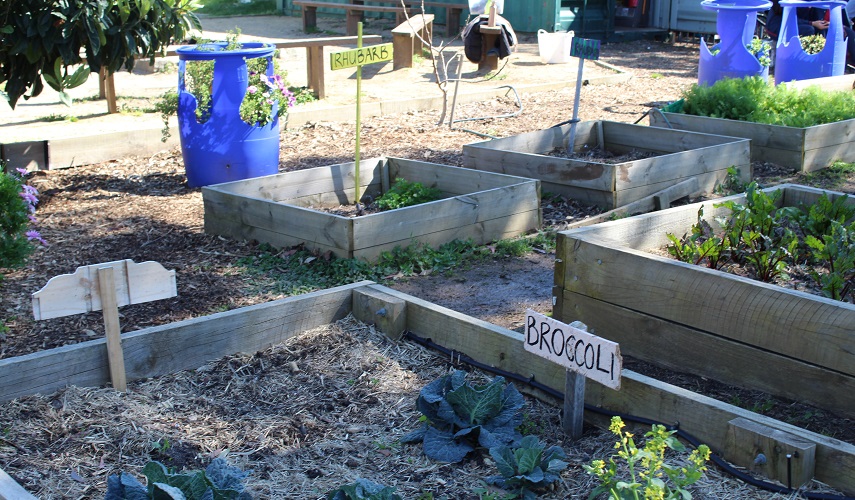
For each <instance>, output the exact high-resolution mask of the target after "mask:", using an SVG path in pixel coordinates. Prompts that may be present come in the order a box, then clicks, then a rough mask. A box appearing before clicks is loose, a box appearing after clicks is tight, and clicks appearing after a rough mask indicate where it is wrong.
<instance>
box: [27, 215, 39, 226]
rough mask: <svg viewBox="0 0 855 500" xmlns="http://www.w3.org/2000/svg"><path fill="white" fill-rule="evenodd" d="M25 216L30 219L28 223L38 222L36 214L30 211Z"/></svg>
mask: <svg viewBox="0 0 855 500" xmlns="http://www.w3.org/2000/svg"><path fill="white" fill-rule="evenodd" d="M27 218H28V219H30V223H31V224H35V223H37V222H38V220H37V219H36V216H35V215H33V214H31V213H30V214H27Z"/></svg>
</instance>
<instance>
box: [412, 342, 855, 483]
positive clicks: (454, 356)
mask: <svg viewBox="0 0 855 500" xmlns="http://www.w3.org/2000/svg"><path fill="white" fill-rule="evenodd" d="M404 338H407V339H409V340H412V341H413V342H415V343H416V344H419V345H421V346H424V347H428V348H430V349H433V350H435V351H439V352H441V353H443V354H445V355H447V356H449V358H450V359H451V362H452V364H454V363H461V362H463V363H466V364H467V365H471V366H474V367H475V368H478V369H479V370H483V371H486V372H490V373H493V374H496V375H501V376H502V377H505V378H506V379H509V380H514V381H516V382H520V383H524V384H526V385H528V386H531V387H533V388H535V389H537V390H539V391H543V392H545V393H546V394H549V395H550V396H553V397H555V398H557V399H564V394H563V393H561V392H559V391H556V390H555V389H553V388H551V387H548V386H546V385H544V384H541V383H540V382H538V381H536V380H534V377H524V376H522V375H520V374H518V373H513V372H509V371H506V370H502V369H501V368H496V367H494V366H490V365H487V364H485V363H481V362H480V361H476V360H474V359H472V358H470V357H469V356H467V355H465V354H462V353H460V352H457V351H455V350H453V349H449V348H447V347H443V346H441V345H439V344H437V343H435V342H433V341H432V340H431V339H425V338H422V337H419V336H418V335H415V334H413V333H412V332H409V331H407V332H405V333H404ZM585 410H586V411H592V412H594V413H599V414H601V415H608V416H618V417H620V418H621V419H622V420H628V421H631V422H635V423H638V424H644V425H651V426H652V425H654V424H655V425H664V426H665V427H666V428H667V429H668V430H673V431H676V434H677V436H679V437H681V438H683V439H685V440H686V441H687V442H688V443H689V444H691V445H692V446H694V447H695V448H697V447H698V446H700V444H701V443H700V441H699V440H698V438H696V437H695V436H693V435H691V434H689V433H688V432H686V431H684V430H682V429H680V424H679V423H677V424H676V425H667V424H663V423H661V422H657V421H655V420H651V419H649V418H644V417H638V416H635V415H627V414H622V413H618V412H613V411H608V410H606V409H604V408H600V407H597V406H593V405H588V404H586V405H585ZM710 459H711V460H712V461H713V462H714V463H715V464H716V465H718V466H719V467H720V468H721V469H722V470H724V471H725V472H727V473H728V474H730V475H731V476H733V477H735V478H737V479H740V480H742V481H744V482H746V483H748V484H750V485H752V486H755V487H757V488H761V489H764V490H767V491H771V492H773V493H784V494H792V493H797V494H799V495H801V496H803V497H805V498H809V499H816V500H855V497H850V496H845V495H832V494H830V493H817V492H810V491H799V490H794V489H792V488H789V487H787V486H781V485H778V484H774V483H770V482H768V481H763V480H762V479H757V478H755V477H753V476H751V475H750V474H746V473H745V472H742V471H741V470H739V469H737V468H735V467H734V466H732V465H730V464H729V463H727V462H726V461H725V460H724V459H723V458H721V457H720V456H718V455H716V454H715V453H710Z"/></svg>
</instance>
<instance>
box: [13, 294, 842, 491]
mask: <svg viewBox="0 0 855 500" xmlns="http://www.w3.org/2000/svg"><path fill="white" fill-rule="evenodd" d="M356 296H360V297H362V298H363V299H364V298H365V297H366V296H368V297H370V298H371V301H372V302H371V304H370V306H368V309H366V311H368V314H367V315H368V316H369V318H368V319H370V316H372V315H373V313H372V311H375V308H377V307H379V306H382V305H383V304H385V303H386V302H387V301H388V303H389V305H390V307H391V308H392V309H394V310H395V311H396V313H395V317H396V318H397V319H396V320H395V322H394V325H393V326H389V325H387V326H389V327H390V328H392V329H393V330H394V331H395V332H398V331H399V330H400V328H401V325H402V323H401V322H403V324H405V326H406V328H407V329H408V330H410V331H412V332H413V333H415V334H417V335H419V336H421V337H426V338H430V339H432V340H433V341H434V342H436V343H437V344H440V345H442V346H445V347H446V348H449V349H453V350H455V351H457V352H460V353H462V354H465V355H467V356H469V357H471V358H472V359H475V360H476V361H479V362H481V363H484V364H487V365H489V366H493V367H496V368H500V369H502V370H506V371H508V372H512V373H517V374H520V375H523V376H526V377H531V378H532V379H534V380H537V381H538V382H540V383H542V384H545V385H546V386H547V387H550V388H552V389H554V390H557V391H561V390H563V387H564V370H563V368H562V367H560V366H559V365H556V364H554V363H550V362H549V361H547V360H545V359H543V358H541V357H539V356H536V355H534V354H531V353H528V352H526V351H525V349H524V347H523V335H522V334H521V333H518V332H514V331H512V330H508V329H505V328H501V327H497V326H495V325H492V324H490V323H488V322H486V321H482V320H479V319H476V318H472V317H470V316H466V315H464V314H462V313H458V312H455V311H452V310H450V309H447V308H444V307H440V306H437V305H435V304H432V303H430V302H427V301H425V300H422V299H419V298H416V297H413V296H411V295H407V294H404V293H401V292H397V291H395V290H393V289H391V288H388V287H385V286H382V285H377V284H374V283H372V282H370V281H363V282H358V283H354V284H351V285H346V286H341V287H336V288H332V289H329V290H323V291H319V292H314V293H310V294H306V295H301V296H297V297H292V298H288V299H282V300H277V301H274V302H270V303H267V304H260V305H256V306H250V307H244V308H240V309H236V310H234V311H229V312H225V313H218V314H213V315H211V316H207V317H202V318H195V319H191V320H187V321H182V322H178V323H175V324H171V325H162V326H159V327H153V328H147V329H145V330H140V331H137V332H132V333H129V334H126V335H125V339H123V340H125V341H127V342H126V345H125V348H126V352H127V353H128V356H127V358H128V359H133V360H134V361H133V363H132V364H133V369H134V370H135V372H134V375H133V377H134V378H142V377H152V376H158V375H162V374H164V373H169V372H174V371H179V370H184V369H194V368H197V367H198V366H201V365H202V364H204V363H205V362H207V361H210V360H211V359H216V358H218V357H221V356H224V355H228V354H233V353H235V352H253V351H256V350H258V349H263V348H265V347H268V346H270V345H272V344H274V343H278V342H282V341H284V340H286V339H287V338H289V337H291V336H294V335H296V334H298V333H300V332H302V331H305V330H307V329H311V328H315V327H318V326H322V325H324V324H329V323H331V322H333V321H336V320H337V319H339V318H342V317H344V316H345V315H347V314H348V313H350V312H352V311H353V301H354V297H356ZM402 303H403V304H404V307H403V308H402V307H401V306H402ZM361 307H363V308H365V307H366V306H365V305H364V304H363V306H361ZM392 309H388V310H392ZM364 312H365V311H364ZM402 317H403V318H405V319H402ZM378 328H380V329H381V330H382V328H383V325H378ZM93 351H100V352H101V353H102V354H101V355H97V354H94V353H93ZM91 363H99V364H100V367H98V368H95V369H94V370H87V369H86V368H87V364H91ZM129 364H130V363H129ZM91 372H100V374H98V373H95V375H94V376H93V375H92V373H91ZM106 372H107V368H106V348H105V347H104V342H103V341H91V342H86V343H82V344H77V345H75V346H67V347H61V348H57V349H52V350H49V351H44V352H42V353H37V354H36V355H28V356H20V357H18V358H10V359H7V360H0V388H2V389H3V390H4V391H5V392H3V393H2V396H0V398H1V399H4V400H7V399H9V398H10V397H18V396H23V395H25V394H32V393H35V392H40V391H44V392H48V391H53V390H56V389H59V388H62V387H64V386H66V385H71V384H76V385H104V384H106V383H107V382H108V381H109V377H108V374H107V373H106ZM129 375H130V373H129ZM622 377H623V382H622V388H621V390H620V391H613V390H611V389H607V388H605V387H604V386H601V385H599V384H596V383H590V384H588V387H587V391H586V398H585V401H586V403H587V404H588V405H593V406H596V407H599V408H608V409H609V410H610V411H614V412H619V413H627V414H633V415H636V416H639V417H644V418H648V419H652V420H656V421H660V422H671V423H672V422H680V425H681V428H682V429H683V430H685V431H687V432H689V433H691V434H693V435H694V436H696V437H697V438H698V439H699V440H701V441H702V442H704V443H706V444H708V445H709V446H711V448H712V449H713V450H715V451H716V452H718V453H719V454H721V455H722V456H723V457H724V458H726V459H730V460H732V461H734V463H736V464H737V465H744V466H748V465H749V464H741V463H739V457H740V456H744V452H742V451H741V450H732V451H733V453H731V450H729V449H728V448H727V442H728V432H729V429H730V428H731V427H732V424H731V422H732V421H733V420H734V419H736V418H742V419H745V421H747V422H753V423H756V424H758V425H762V426H765V427H768V428H770V429H774V430H778V431H781V432H784V433H787V434H792V435H796V436H799V438H800V439H801V440H802V441H804V442H808V443H814V444H815V446H816V474H815V477H816V479H818V480H820V481H822V482H824V483H826V484H829V485H830V486H833V487H835V488H838V489H840V490H842V491H843V492H844V493H847V494H853V493H855V476H853V475H852V474H851V471H852V470H855V446H853V445H851V444H848V443H843V442H841V441H838V440H836V439H832V438H828V437H826V436H822V435H819V434H816V433H812V432H809V431H806V430H804V429H800V428H798V427H795V426H792V425H789V424H785V423H783V422H779V421H776V420H774V419H771V418H768V417H764V416H762V415H758V414H755V413H752V412H750V411H747V410H744V409H741V408H738V407H735V406H732V405H729V404H727V403H723V402H720V401H717V400H714V399H711V398H708V397H705V396H700V395H698V394H695V393H692V392H691V391H687V390H684V389H680V388H677V387H674V386H671V385H668V384H664V383H662V382H659V381H656V380H654V379H651V378H649V377H645V376H643V375H639V374H637V373H634V372H632V371H630V370H624V371H623V373H622ZM29 379H40V380H41V383H31V384H28V383H27V381H28V380H29ZM46 379H49V380H46ZM22 383H23V384H27V388H26V389H24V388H22V387H14V386H15V384H22ZM521 389H525V387H522V388H521ZM542 395H543V394H541V396H542ZM587 418H588V419H589V421H591V422H593V423H600V422H601V421H602V418H601V417H600V416H598V415H595V414H593V413H590V412H589V413H588V414H587ZM3 479H4V476H3V474H2V471H0V483H2V482H3ZM9 480H10V481H11V478H9ZM12 483H14V481H12ZM15 486H17V484H8V485H3V484H0V498H28V497H27V496H26V495H19V494H17V493H19V490H18V489H16V488H15ZM10 487H11V488H12V489H9V488H10ZM4 492H8V493H9V496H6V497H2V495H3V494H4Z"/></svg>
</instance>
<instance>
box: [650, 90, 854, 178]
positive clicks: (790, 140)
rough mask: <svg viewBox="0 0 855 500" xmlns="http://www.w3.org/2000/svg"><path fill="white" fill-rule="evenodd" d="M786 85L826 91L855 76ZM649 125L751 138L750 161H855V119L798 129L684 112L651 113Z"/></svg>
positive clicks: (801, 165) (813, 166)
mask: <svg viewBox="0 0 855 500" xmlns="http://www.w3.org/2000/svg"><path fill="white" fill-rule="evenodd" d="M783 85H785V86H787V87H790V88H796V89H805V88H807V87H812V86H816V87H819V88H821V89H823V90H826V91H838V90H853V89H855V75H840V76H829V77H825V78H812V79H809V80H796V81H792V82H786V83H784V84H783ZM650 125H651V126H654V127H667V128H678V129H683V130H694V131H696V132H704V133H711V134H721V135H732V136H735V137H744V138H746V139H751V160H752V161H768V162H770V163H777V164H779V165H784V166H787V167H792V168H794V169H796V170H798V171H800V172H812V171H814V170H820V169H823V168H826V167H828V166H829V165H831V164H832V163H833V162H834V161H836V160H842V161H847V162H851V161H855V120H846V121H842V122H837V123H829V124H826V125H817V126H815V127H807V128H797V127H781V126H775V125H763V124H760V123H751V122H742V121H738V120H723V119H720V118H709V117H705V116H693V115H684V114H682V113H662V112H660V111H659V110H653V111H652V112H651V113H650Z"/></svg>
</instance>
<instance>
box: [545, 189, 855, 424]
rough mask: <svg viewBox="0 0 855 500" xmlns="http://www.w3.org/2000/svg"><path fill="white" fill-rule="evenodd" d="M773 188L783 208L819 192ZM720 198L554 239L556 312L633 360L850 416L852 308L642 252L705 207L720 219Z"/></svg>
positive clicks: (854, 372)
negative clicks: (780, 193) (581, 324)
mask: <svg viewBox="0 0 855 500" xmlns="http://www.w3.org/2000/svg"><path fill="white" fill-rule="evenodd" d="M773 189H781V190H783V196H782V198H781V203H782V204H784V205H786V206H798V205H800V204H802V203H804V204H811V203H813V202H814V201H815V200H816V199H818V198H819V196H820V195H821V194H822V193H823V192H824V191H821V190H818V189H813V188H807V187H804V186H796V185H790V184H786V185H782V186H779V187H775V188H773ZM830 195H831V197H832V198H834V197H837V196H840V193H830ZM740 198H742V196H741V195H738V196H734V197H730V198H724V199H735V200H740ZM724 199H723V200H724ZM718 201H721V200H716V201H715V202H709V201H708V202H705V203H703V204H702V203H696V204H692V205H686V206H682V207H675V208H672V209H669V210H664V211H662V212H657V213H652V214H645V215H640V216H636V217H631V218H628V219H622V220H617V221H612V222H605V223H603V224H600V225H597V226H590V227H585V228H580V229H574V230H570V231H566V232H563V233H561V234H560V236H559V239H558V250H557V258H558V259H559V264H558V265H557V266H556V274H555V283H556V287H555V295H556V297H557V298H556V300H557V305H556V311H557V312H556V317H558V318H565V319H567V318H572V319H574V320H576V319H578V320H580V321H582V322H584V323H586V324H588V326H589V327H591V328H592V329H593V330H594V331H595V332H596V333H597V334H598V335H601V336H604V337H607V338H609V339H611V340H614V341H616V342H619V343H620V345H621V351H622V352H624V353H626V354H628V355H630V356H632V357H635V358H638V359H642V360H645V361H649V362H651V363H654V364H658V365H660V366H664V367H667V368H670V369H675V370H679V371H682V372H688V373H692V374H696V375H700V376H703V377H709V378H712V379H714V380H718V381H721V382H725V383H728V384H731V385H735V386H739V387H745V388H751V389H758V390H762V391H765V392H767V393H769V394H774V395H777V396H781V397H784V398H788V399H792V400H796V401H800V402H805V403H809V404H812V405H815V406H818V407H820V408H825V409H828V410H830V411H833V412H836V413H838V414H840V415H841V416H846V417H850V418H851V417H852V416H855V364H853V363H852V353H853V352H855V305H853V304H850V303H845V302H840V301H835V300H831V299H827V298H824V297H821V296H817V295H813V294H810V293H806V292H802V291H797V290H791V289H786V288H783V287H780V286H776V285H771V284H767V283H762V282H759V281H754V280H752V279H749V278H745V277H741V276H736V275H733V274H728V273H726V272H723V271H716V270H711V269H708V268H706V267H700V266H695V265H691V264H686V263H683V262H679V261H676V260H672V259H669V258H667V257H662V256H660V255H655V254H653V253H650V251H651V250H654V249H660V248H662V247H664V246H665V245H666V244H667V243H668V240H667V237H666V234H667V233H672V234H675V235H676V236H677V237H680V236H681V235H683V234H685V233H686V232H687V231H688V230H689V229H690V227H691V226H692V224H694V223H696V222H697V217H698V210H699V208H700V206H701V205H703V206H704V218H705V219H706V220H707V221H713V218H714V217H715V216H717V215H725V214H728V213H729V210H728V209H726V208H719V209H716V208H714V207H713V205H714V204H715V203H716V202H718ZM849 202H850V203H855V199H850V200H849ZM712 223H713V224H714V222H712Z"/></svg>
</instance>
